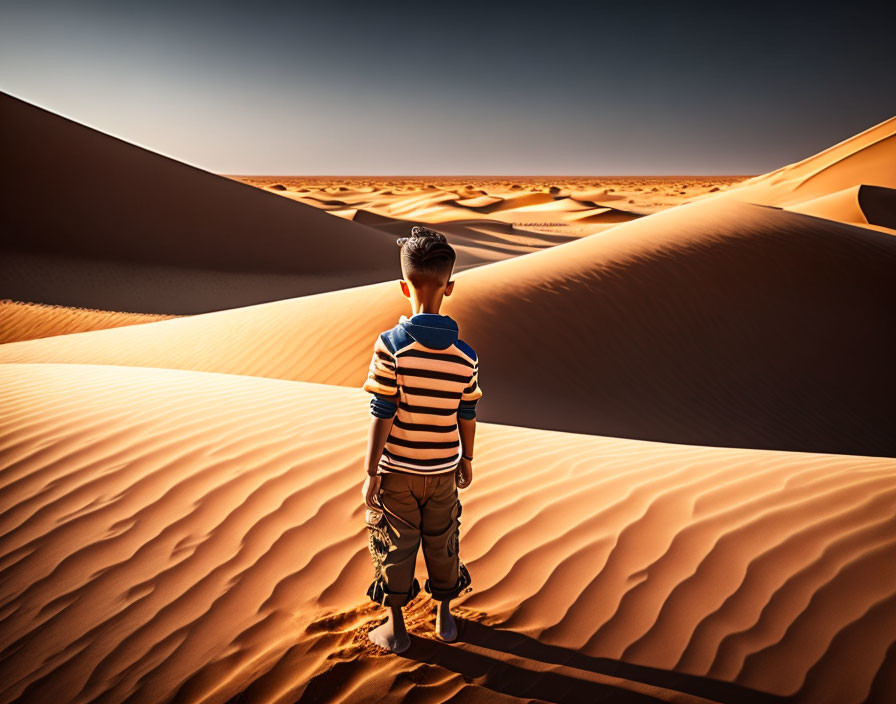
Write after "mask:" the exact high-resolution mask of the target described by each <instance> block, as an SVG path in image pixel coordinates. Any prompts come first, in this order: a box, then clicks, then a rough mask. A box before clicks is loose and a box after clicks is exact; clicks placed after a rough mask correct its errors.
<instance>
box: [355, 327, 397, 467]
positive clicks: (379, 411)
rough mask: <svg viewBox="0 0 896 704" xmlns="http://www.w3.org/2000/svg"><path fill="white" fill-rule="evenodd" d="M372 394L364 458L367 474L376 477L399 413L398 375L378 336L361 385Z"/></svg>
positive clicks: (388, 352) (388, 350)
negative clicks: (384, 449)
mask: <svg viewBox="0 0 896 704" xmlns="http://www.w3.org/2000/svg"><path fill="white" fill-rule="evenodd" d="M363 388H364V390H365V391H368V392H370V393H371V394H373V397H372V398H371V399H370V413H371V415H372V416H373V417H372V418H371V419H370V432H369V434H368V439H367V456H366V458H365V460H364V468H365V470H366V472H367V474H368V475H370V476H373V475H375V474H376V471H377V466H378V465H379V461H380V458H381V457H382V454H383V448H384V447H385V446H386V439H387V438H388V437H389V431H390V430H391V429H392V423H393V422H394V418H395V415H396V413H397V412H398V374H397V364H396V361H395V356H394V355H393V354H392V351H391V350H390V349H389V348H388V347H387V346H386V343H385V342H384V341H383V337H382V335H379V336H377V338H376V342H375V343H374V346H373V357H372V358H371V360H370V367H369V368H368V371H367V379H366V380H365V381H364V386H363Z"/></svg>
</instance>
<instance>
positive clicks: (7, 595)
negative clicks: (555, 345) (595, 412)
mask: <svg viewBox="0 0 896 704" xmlns="http://www.w3.org/2000/svg"><path fill="white" fill-rule="evenodd" d="M0 383H2V385H3V387H4V389H6V391H7V392H6V393H5V394H4V395H3V397H2V399H0V428H2V432H0V438H2V440H0V457H2V471H0V487H2V490H0V502H2V503H0V535H2V541H0V574H2V579H0V619H2V628H0V683H2V684H0V700H2V701H11V700H12V699H13V698H14V697H17V696H24V697H25V699H26V700H27V701H42V702H45V701H52V700H55V699H56V698H58V694H59V693H60V692H66V699H67V700H70V701H74V702H81V701H89V700H93V699H101V700H103V701H122V700H123V699H125V698H128V701H135V702H140V701H147V702H157V701H160V700H165V699H167V698H169V697H173V696H175V695H176V696H177V700H178V701H183V702H194V701H204V702H223V701H226V700H227V699H228V698H229V697H231V696H233V695H235V694H237V693H238V692H240V691H244V692H245V693H246V695H247V697H248V699H249V700H251V701H253V702H275V701H276V702H292V701H296V700H297V699H298V698H299V696H300V695H301V694H302V693H303V691H304V693H305V695H306V696H307V697H308V699H309V700H314V701H319V700H320V699H319V697H320V696H324V698H325V700H326V701H333V702H335V701H346V702H348V701H351V702H363V701H372V700H374V699H375V698H377V697H379V696H381V695H384V694H386V693H387V692H391V693H392V695H393V696H392V698H391V699H390V701H398V700H399V699H400V695H401V694H402V693H403V692H405V691H407V690H408V688H409V687H411V686H412V685H416V686H417V687H420V686H421V685H425V687H423V688H422V689H418V690H417V692H418V694H417V696H418V697H422V699H420V700H421V701H422V700H425V701H427V702H438V701H445V700H448V699H451V697H452V696H456V698H455V699H451V700H452V701H474V700H475V701H486V700H488V701H502V702H503V701H518V699H515V697H526V698H529V697H534V698H537V699H544V700H547V701H596V700H598V698H599V697H600V696H609V695H611V694H617V695H618V694H620V693H629V694H628V695H627V696H625V697H623V698H620V699H612V701H630V702H633V701H637V702H647V701H657V700H667V701H672V700H674V701H685V702H694V701H700V699H698V697H702V698H705V699H706V700H713V701H724V702H765V701H776V700H775V699H774V698H772V697H764V696H761V695H760V694H759V692H767V693H771V694H774V695H790V694H795V695H796V697H795V699H794V701H796V702H811V703H812V704H825V703H828V702H829V703H831V704H834V703H836V704H851V703H852V702H861V701H863V700H865V701H869V702H884V701H886V698H885V693H886V692H892V687H893V686H894V684H896V644H894V643H896V642H894V633H896V598H894V593H893V584H894V580H896V571H894V570H896V523H894V515H896V472H894V470H896V464H894V461H893V460H889V459H876V458H863V457H842V456H833V455H807V454H797V453H781V452H769V451H745V450H737V449H710V448H696V447H690V446H683V445H664V444H655V443H644V442H635V441H627V440H617V439H611V438H603V437H594V436H585V435H574V434H567V433H556V432H550V431H537V430H530V429H525V428H514V427H509V426H501V425H490V424H482V425H481V426H480V432H479V435H478V437H477V453H476V454H477V465H476V469H477V478H476V482H475V483H474V485H473V487H471V489H470V490H469V491H467V492H464V493H463V494H462V497H463V501H464V519H463V527H462V534H461V536H462V537H461V541H462V543H461V544H462V548H461V549H462V554H463V556H464V559H465V561H466V562H467V563H468V565H469V567H470V570H471V573H472V574H473V577H474V580H475V587H476V589H475V591H474V592H473V593H471V594H469V595H467V596H466V597H465V601H463V602H462V613H463V615H464V616H465V618H466V619H467V621H466V623H465V624H464V626H463V629H462V630H463V635H462V639H463V640H462V642H461V643H460V644H457V645H453V646H446V645H443V644H439V643H437V642H435V641H433V640H431V639H429V638H428V635H427V634H428V632H429V629H430V628H431V623H432V615H431V613H430V612H429V608H430V606H431V603H430V602H427V600H426V597H420V598H419V600H418V601H417V602H415V604H414V605H413V606H412V607H411V608H410V609H409V617H410V621H411V623H412V629H413V632H414V633H415V634H416V635H417V637H416V638H415V639H414V644H413V646H412V649H411V650H409V651H408V653H407V657H405V658H395V657H383V656H379V655H377V654H375V653H374V652H373V651H372V649H371V648H370V647H369V646H367V645H366V641H365V636H364V632H365V630H366V629H367V628H369V627H370V625H371V624H372V622H373V621H374V620H375V619H376V618H377V617H378V616H380V615H381V612H378V611H377V610H376V607H372V606H371V605H369V603H368V602H366V597H365V596H364V593H363V592H364V589H365V587H366V585H367V583H368V582H369V579H370V573H371V566H370V564H369V559H368V555H367V553H366V543H365V537H364V533H363V527H362V512H361V505H360V495H359V489H360V482H361V474H362V470H361V467H360V465H361V459H362V456H363V449H364V442H365V441H366V425H367V418H368V412H367V408H366V405H367V404H366V400H367V396H366V394H364V393H363V392H362V391H360V390H358V389H339V388H333V387H326V386H320V385H313V384H304V383H293V382H286V381H280V380H270V379H259V378H245V377H239V376H229V375H217V374H202V373H197V372H184V371H175V370H159V369H134V368H127V367H114V366H107V367H103V366H90V365H88V366H72V365H54V364H38V365H0ZM418 574H421V575H422V574H423V570H422V569H421V571H420V572H419V573H418ZM306 687H307V689H305V688H306ZM750 690H758V692H753V691H750ZM635 693H640V696H637V697H636V696H635ZM677 693H684V695H687V696H679V695H678V694H677ZM488 694H492V695H493V697H494V698H493V699H487V698H486V695H488ZM315 697H318V698H315ZM676 697H677V698H676ZM415 701H416V700H415ZM527 701H528V699H527Z"/></svg>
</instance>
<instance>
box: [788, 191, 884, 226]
mask: <svg viewBox="0 0 896 704" xmlns="http://www.w3.org/2000/svg"><path fill="white" fill-rule="evenodd" d="M787 210H792V211H794V212H796V213H805V214H806V215H814V216H815V217H819V218H825V219H828V220H839V221H840V222H848V223H850V224H854V225H859V226H861V227H872V228H874V229H878V230H880V231H881V232H889V233H892V234H896V189H893V188H881V187H879V186H852V187H850V188H844V189H843V190H842V191H837V192H836V193H832V194H830V195H827V196H821V197H819V198H813V199H812V200H807V201H804V202H802V203H797V204H796V205H791V206H789V207H788V208H787Z"/></svg>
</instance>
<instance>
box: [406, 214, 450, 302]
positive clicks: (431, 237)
mask: <svg viewBox="0 0 896 704" xmlns="http://www.w3.org/2000/svg"><path fill="white" fill-rule="evenodd" d="M395 243H396V244H397V245H399V246H400V247H401V269H402V272H403V273H404V275H405V278H406V279H407V280H408V281H410V282H411V283H412V284H413V285H414V286H415V287H417V288H419V287H421V286H426V285H439V284H442V283H444V282H445V281H447V280H448V279H450V278H451V274H452V272H453V271H454V263H455V261H457V253H456V252H455V251H454V247H452V246H451V245H450V244H448V240H447V239H445V235H443V234H442V233H441V232H436V231H435V230H430V229H428V228H425V227H421V226H419V225H415V226H414V227H412V228H411V235H410V237H399V238H398V239H397V240H395Z"/></svg>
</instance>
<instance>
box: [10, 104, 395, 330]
mask: <svg viewBox="0 0 896 704" xmlns="http://www.w3.org/2000/svg"><path fill="white" fill-rule="evenodd" d="M0 112H2V114H3V130H2V132H0V156H2V160H3V168H4V172H5V173H6V174H8V175H13V174H15V175H16V177H15V178H12V177H9V178H5V179H4V182H3V199H4V200H3V202H4V207H3V208H2V209H0V248H2V254H3V264H2V271H0V281H2V286H3V289H2V290H0V296H2V297H4V298H12V299H16V300H26V301H37V302H42V303H57V304H63V305H78V306H82V307H95V308H104V309H114V310H130V311H136V312H151V313H190V312H197V311H205V310H216V309H218V308H221V307H233V306H236V305H245V304H247V303H254V302H259V301H264V300H273V299H277V298H282V297H284V296H285V295H289V296H299V295H304V294H308V293H317V292H319V291H327V290H332V289H333V288H343V287H345V286H352V285H359V284H363V283H370V282H373V281H382V280H383V279H385V278H388V273H387V271H391V264H392V258H393V255H394V250H395V245H394V239H390V238H389V237H386V236H384V235H383V234H382V233H381V232H379V231H377V230H375V229H372V228H368V227H365V226H362V225H358V224H356V223H350V222H346V221H345V220H344V219H341V218H334V217H330V216H328V215H327V214H326V213H322V212H321V211H320V210H318V209H317V208H312V207H309V206H307V205H303V204H300V203H290V202H289V201H288V200H286V199H283V198H277V197H275V196H273V195H272V194H270V193H265V192H263V191H260V190H259V189H257V188H251V187H249V186H246V185H243V184H240V183H236V182H235V181H233V180H231V179H227V178H223V177H221V176H216V175H214V174H211V173H209V172H207V171H203V170H201V169H198V168H194V167H192V166H188V165H187V164H183V163H181V162H178V161H175V160H173V159H169V158H167V157H164V156H162V155H160V154H156V153H154V152H151V151H148V150H146V149H142V148H140V147H137V146H135V145H133V144H128V143H127V142H123V141H121V140H119V139H116V138H114V137H111V136H109V135H106V134H103V133H101V132H98V131H96V130H93V129H90V128H89V127H85V126H84V125H79V124H77V123H75V122H72V121H70V120H67V119H65V118H63V117H61V116H59V115H54V114H53V113H50V112H47V111H45V110H42V109H40V108H37V107H35V106H33V105H29V104H28V103H25V102H23V101H21V100H18V99H16V98H13V97H12V96H9V95H6V94H4V93H0ZM13 256H15V258H13ZM25 256H30V257H31V258H36V259H37V261H31V260H30V259H26V260H21V259H20V257H25ZM59 258H62V259H63V261H62V262H61V263H60V262H58V259H59ZM45 260H46V261H45ZM82 260H83V261H82ZM110 262H111V263H112V264H113V265H109V263H110ZM66 268H67V269H69V270H71V269H75V270H77V271H78V272H79V274H80V278H77V279H74V280H72V279H71V277H64V272H65V270H66ZM22 269H25V272H24V273H22V271H21V270H22ZM56 274H62V275H63V276H62V278H60V279H58V280H57V278H56V276H55V275H56ZM252 275H254V276H252ZM268 277H271V278H270V283H269V279H268ZM283 277H288V284H289V285H288V287H285V286H284V285H283V280H282V279H283ZM143 279H149V280H154V282H155V283H156V284H157V285H156V286H154V287H153V288H152V294H151V295H149V294H148V293H147V292H145V291H143V290H142V289H141V288H140V282H141V281H142V280H143ZM160 279H161V281H160ZM158 284H164V285H158ZM219 289H227V290H228V291H229V300H226V299H225V298H224V297H223V296H221V295H220V293H221V292H220V290H219ZM140 294H143V295H142V296H141V295H140ZM215 306H217V308H216V307H215Z"/></svg>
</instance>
